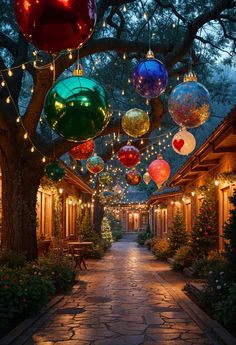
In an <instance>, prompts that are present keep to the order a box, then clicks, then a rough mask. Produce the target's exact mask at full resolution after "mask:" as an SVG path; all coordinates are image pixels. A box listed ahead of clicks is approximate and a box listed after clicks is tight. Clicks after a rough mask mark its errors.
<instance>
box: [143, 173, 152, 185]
mask: <svg viewBox="0 0 236 345" xmlns="http://www.w3.org/2000/svg"><path fill="white" fill-rule="evenodd" d="M150 181H151V177H150V175H149V173H148V171H146V172H145V174H143V182H144V183H145V184H146V185H148V184H149V182H150Z"/></svg>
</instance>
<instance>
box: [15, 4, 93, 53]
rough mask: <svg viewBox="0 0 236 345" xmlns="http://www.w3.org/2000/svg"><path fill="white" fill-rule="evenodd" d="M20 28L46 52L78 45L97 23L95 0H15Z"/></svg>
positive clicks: (80, 44) (32, 41)
mask: <svg viewBox="0 0 236 345" xmlns="http://www.w3.org/2000/svg"><path fill="white" fill-rule="evenodd" d="M14 7H15V16H16V20H17V23H18V25H19V27H20V30H21V32H22V33H23V35H24V36H25V37H26V39H27V40H28V41H30V42H31V43H32V44H33V45H35V47H37V48H39V49H41V50H44V51H46V52H48V53H58V52H60V51H63V50H67V49H77V48H80V47H81V46H82V45H83V44H84V43H85V42H86V41H87V40H88V39H89V37H90V36H91V35H92V33H93V30H94V27H95V23H96V0H37V1H35V0H28V1H25V0H15V3H14Z"/></svg>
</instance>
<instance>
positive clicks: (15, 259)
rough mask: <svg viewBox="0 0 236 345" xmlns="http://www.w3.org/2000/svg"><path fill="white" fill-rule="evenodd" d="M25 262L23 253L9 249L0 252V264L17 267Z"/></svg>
mask: <svg viewBox="0 0 236 345" xmlns="http://www.w3.org/2000/svg"><path fill="white" fill-rule="evenodd" d="M25 263H26V256H25V255H24V254H17V253H13V252H10V251H8V252H1V253H0V266H8V267H9V268H17V267H22V266H24V264H25Z"/></svg>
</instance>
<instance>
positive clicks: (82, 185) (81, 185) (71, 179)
mask: <svg viewBox="0 0 236 345" xmlns="http://www.w3.org/2000/svg"><path fill="white" fill-rule="evenodd" d="M63 166H64V168H65V170H66V175H65V177H64V180H65V181H67V182H68V183H70V184H73V185H74V186H76V187H78V189H79V190H81V191H82V192H84V193H88V194H93V192H94V190H93V189H92V188H91V187H90V186H89V185H88V183H87V182H86V181H84V180H83V179H82V178H81V177H79V176H78V175H76V174H75V173H74V172H73V171H72V170H71V169H70V168H69V167H68V166H67V165H66V164H64V163H63Z"/></svg>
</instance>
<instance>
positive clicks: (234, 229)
mask: <svg viewBox="0 0 236 345" xmlns="http://www.w3.org/2000/svg"><path fill="white" fill-rule="evenodd" d="M229 200H230V203H231V204H232V205H233V208H232V209H231V210H230V217H229V220H228V221H227V222H226V223H225V226H224V238H225V240H226V241H225V252H226V256H227V258H228V260H229V263H230V266H231V268H232V270H233V272H234V273H235V275H236V189H235V190H234V194H233V196H232V197H230V198H229Z"/></svg>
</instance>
